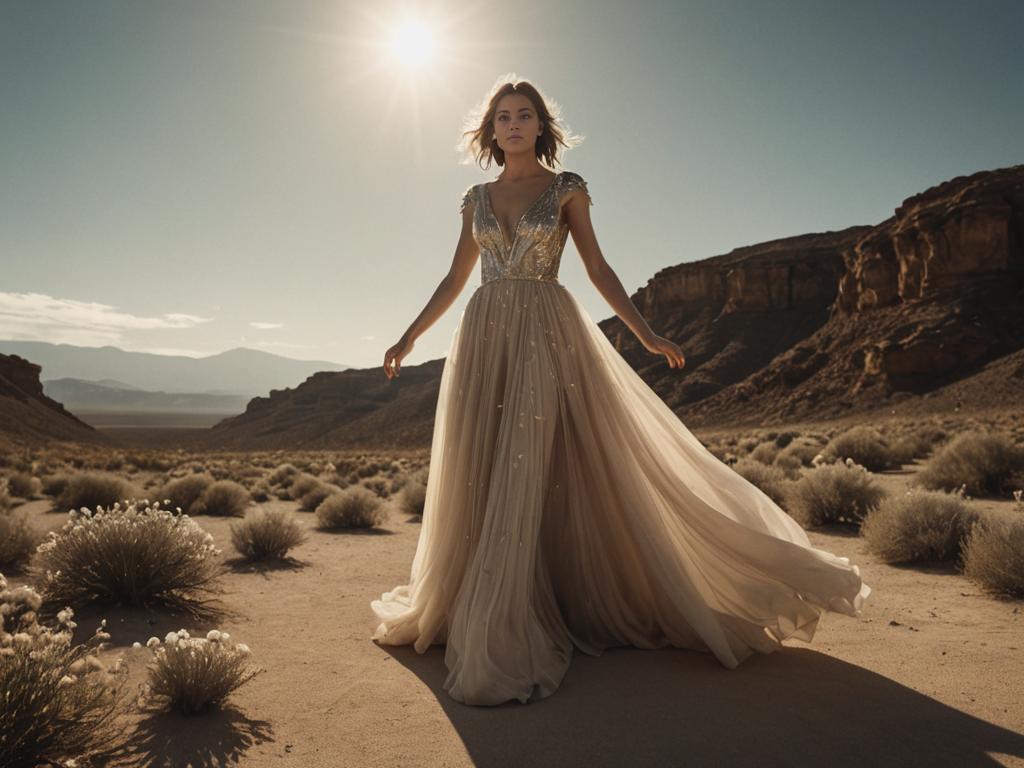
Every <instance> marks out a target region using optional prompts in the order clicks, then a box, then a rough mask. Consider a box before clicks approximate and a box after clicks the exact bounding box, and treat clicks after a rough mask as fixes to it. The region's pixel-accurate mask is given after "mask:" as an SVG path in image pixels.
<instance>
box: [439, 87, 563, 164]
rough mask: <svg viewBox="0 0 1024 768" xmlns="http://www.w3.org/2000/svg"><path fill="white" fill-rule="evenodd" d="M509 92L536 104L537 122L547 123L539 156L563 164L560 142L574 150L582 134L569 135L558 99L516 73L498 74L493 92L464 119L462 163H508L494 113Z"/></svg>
mask: <svg viewBox="0 0 1024 768" xmlns="http://www.w3.org/2000/svg"><path fill="white" fill-rule="evenodd" d="M510 93H519V94H522V95H523V96H526V97H527V98H528V99H529V100H530V102H531V103H532V104H533V108H534V110H536V112H537V118H538V121H539V122H540V124H541V125H542V126H544V127H543V133H541V135H540V136H538V137H537V144H536V147H535V149H536V152H537V159H538V160H539V161H540V162H541V163H542V164H544V165H546V166H547V167H548V168H550V169H552V170H554V168H555V165H556V164H561V161H560V160H559V159H558V155H559V152H560V150H559V148H558V147H559V145H561V146H563V147H565V148H566V149H571V148H572V147H574V146H576V145H577V144H579V143H580V142H581V141H582V140H583V137H582V136H571V135H567V134H566V133H565V132H564V131H563V129H562V126H561V124H560V123H559V119H558V116H559V115H560V114H561V109H560V107H559V105H558V104H557V102H555V101H554V100H552V99H549V98H546V97H545V96H544V95H543V94H542V93H541V92H540V90H539V89H538V88H537V87H536V86H534V85H533V84H532V83H530V82H528V81H526V80H521V79H519V77H518V76H516V75H515V73H509V74H507V75H502V76H501V77H499V78H498V80H497V82H496V83H495V85H494V86H493V87H492V88H491V91H490V93H489V94H488V95H487V96H486V97H485V98H484V99H483V101H481V102H480V103H479V104H478V105H477V106H476V107H475V108H474V109H473V110H472V111H471V112H470V113H469V115H468V116H467V118H466V119H465V121H464V122H463V128H464V130H463V132H462V140H461V141H460V142H459V144H458V151H459V152H460V153H462V154H463V155H464V159H463V160H462V161H461V162H462V164H467V163H470V162H472V161H473V160H474V159H475V160H476V162H477V164H478V165H479V166H480V167H481V168H483V169H485V170H486V169H487V168H490V167H491V161H492V160H493V161H494V162H496V163H497V164H498V165H501V166H503V165H505V151H504V150H503V149H502V148H501V147H499V146H498V142H497V141H495V138H494V113H495V112H496V111H497V109H498V102H499V101H500V100H501V99H502V97H503V96H507V95H508V94H510Z"/></svg>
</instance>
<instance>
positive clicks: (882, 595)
mask: <svg viewBox="0 0 1024 768" xmlns="http://www.w3.org/2000/svg"><path fill="white" fill-rule="evenodd" d="M912 474H913V468H911V469H910V470H903V471H900V472H894V473H883V474H882V475H880V476H879V477H880V481H881V482H883V483H884V484H885V485H886V487H887V489H888V490H890V492H899V491H900V490H902V489H904V488H906V487H907V484H908V482H909V480H910V478H911V477H912ZM984 503H985V505H986V506H989V507H1003V508H1008V507H1009V503H1006V504H1003V503H1002V502H984ZM267 505H268V506H274V507H286V508H289V509H295V504H294V502H281V501H272V502H268V504H267ZM49 506H50V503H49V501H48V500H42V501H32V502H28V503H27V504H26V505H24V508H26V509H29V510H30V511H31V513H32V515H33V519H34V521H35V522H36V523H37V524H38V525H39V526H40V527H41V528H44V529H46V528H56V527H59V526H60V525H61V524H63V522H64V520H66V514H64V513H58V512H48V511H47V510H48V509H49ZM296 514H297V515H298V516H299V518H300V519H301V520H302V521H303V522H304V523H305V524H306V525H307V527H308V528H309V531H310V538H309V540H308V541H307V542H306V543H304V544H303V545H301V546H299V547H298V548H296V549H295V550H293V555H294V561H293V562H291V563H288V564H285V565H278V566H271V567H264V568H254V567H252V566H251V565H249V564H247V563H245V562H244V561H242V560H241V559H240V558H238V557H237V556H236V555H235V553H234V551H233V550H232V548H231V545H230V538H229V524H230V521H228V520H225V519H220V518H212V517H203V516H200V517H197V518H196V520H197V521H198V522H199V523H200V525H202V526H203V527H204V528H205V529H207V530H209V531H210V532H211V533H212V534H213V536H214V538H215V540H216V542H217V545H218V546H219V547H221V548H222V549H223V550H224V552H223V555H222V557H223V558H224V559H225V561H227V562H228V563H229V564H230V565H231V566H232V571H231V573H230V575H229V576H228V577H226V578H225V580H224V582H223V586H224V589H225V592H224V594H223V598H222V599H223V601H224V603H225V605H226V606H228V607H229V608H230V609H232V610H234V611H236V612H237V614H236V615H234V616H228V617H227V618H225V619H224V620H222V621H219V622H214V623H211V624H209V625H203V626H194V625H193V624H191V623H189V622H187V621H182V620H181V619H178V618H175V617H169V616H166V615H162V614H160V613H155V612H149V611H144V610H126V609H121V608H103V609H100V608H90V609H88V610H86V609H80V610H77V611H76V615H75V618H76V620H77V621H78V622H79V627H78V630H77V633H78V635H77V636H76V640H78V641H82V640H84V639H85V638H86V637H88V636H89V635H90V634H92V632H93V630H94V629H95V627H96V625H97V624H98V623H99V620H100V619H101V618H107V620H108V630H109V631H110V633H111V635H112V638H111V643H112V646H111V649H110V650H109V651H107V652H106V653H105V657H106V658H109V659H110V660H113V659H114V658H115V657H116V656H117V655H118V654H119V653H121V652H125V658H126V660H127V661H128V663H129V668H130V669H131V681H132V682H131V685H132V687H133V688H134V687H137V686H138V685H139V684H140V683H141V682H142V681H143V680H144V678H145V671H144V667H145V663H146V661H147V658H148V655H149V651H146V650H136V651H132V650H131V648H130V646H131V644H132V642H133V641H136V640H137V641H139V642H141V643H145V641H146V640H147V639H148V638H149V637H150V636H153V635H156V636H158V637H161V638H162V637H163V636H164V635H165V634H166V633H167V632H169V631H171V630H175V629H178V628H179V627H181V626H185V627H186V628H187V629H189V631H190V632H191V633H192V634H193V635H195V634H196V633H197V632H202V633H205V632H206V631H207V630H208V629H211V628H214V627H216V628H219V629H222V630H227V631H229V632H230V633H231V634H232V635H233V636H234V639H235V640H237V641H239V642H243V643H246V644H248V645H249V646H250V648H251V649H252V651H253V656H252V659H253V663H254V664H255V665H258V666H259V667H262V668H264V669H265V670H266V671H264V672H261V673H260V674H259V675H257V677H256V678H254V679H253V680H252V681H250V682H249V683H247V684H246V685H244V686H243V687H242V688H240V689H239V690H238V691H237V692H236V693H235V694H233V695H232V697H231V698H230V700H229V705H228V706H227V707H226V708H225V709H224V710H223V711H221V712H212V713H207V714H204V715H201V716H197V717H191V718H184V717H181V716H178V715H169V714H152V713H149V714H145V715H143V716H138V715H134V716H132V717H131V718H129V721H130V722H126V727H133V728H136V729H138V730H137V731H136V736H135V743H136V744H137V745H138V751H139V756H140V758H142V759H143V760H144V763H145V764H146V765H150V766H159V765H168V766H170V765H173V766H187V765H192V766H211V765H223V764H236V765H240V766H246V767H247V768H248V767H251V768H263V767H264V766H268V767H269V766H275V767H277V766H302V767H303V768H320V767H321V766H323V767H325V768H326V767H327V766H330V767H331V768H334V767H336V766H399V765H400V766H404V767H407V766H420V765H423V766H470V765H482V766H505V765H515V766H575V765H585V766H588V767H589V766H662V765H664V766H684V765H685V766H702V765H712V764H714V765H724V766H818V765H829V766H872V767H873V768H877V766H911V765H913V766H917V765H920V766H958V767H960V766H992V765H1007V766H1024V610H1022V606H1024V601H1020V600H1000V599H996V598H993V597H990V596H988V595H986V594H984V593H983V592H982V591H981V589H980V588H979V587H978V586H976V585H975V584H973V583H972V582H970V581H968V580H966V579H965V578H963V577H962V576H960V575H958V574H957V573H955V571H953V570H952V568H944V569H943V568H939V569H937V568H922V567H892V566H889V565H885V564H883V563H880V562H879V561H878V560H877V559H875V558H874V557H872V556H871V555H870V554H869V553H868V551H867V548H866V546H865V543H864V541H863V540H862V539H860V538H858V537H857V536H856V535H852V534H851V533H850V532H848V531H846V530H844V529H843V528H840V527H835V528H828V529H821V530H815V531H812V532H810V537H811V541H812V542H813V543H814V545H815V546H817V547H820V548H823V549H827V550H830V551H832V552H835V553H836V554H839V555H844V556H847V557H850V558H851V559H852V560H853V562H855V563H857V564H859V566H860V568H861V573H862V575H863V577H864V579H865V581H867V583H868V584H869V585H871V587H872V589H873V590H874V593H873V594H872V595H871V597H870V598H869V600H868V602H867V603H866V605H865V610H864V613H863V615H862V616H861V617H860V618H852V617H847V616H843V615H840V614H833V613H828V614H825V615H824V616H823V617H822V619H821V622H820V625H819V630H818V633H817V635H816V636H815V638H814V642H813V643H812V644H810V645H807V644H805V643H801V642H799V641H787V642H786V646H785V647H784V648H783V649H781V650H779V651H777V652H776V653H773V654H769V655H761V654H757V655H755V656H753V657H751V658H749V659H748V660H746V661H745V662H744V663H743V664H741V665H740V667H739V668H737V669H735V670H729V669H726V668H725V667H723V666H721V664H719V663H718V661H717V660H716V659H715V658H714V657H713V656H711V655H710V654H704V653H698V652H694V651H687V650H682V649H662V650H657V651H651V650H638V649H629V648H620V649H613V650H609V651H606V652H605V654H604V655H603V656H601V657H600V658H592V657H589V656H587V655H586V654H583V653H580V652H577V653H576V655H575V657H574V660H573V664H572V667H571V669H570V671H569V673H568V674H567V676H566V678H565V679H564V681H563V683H562V686H561V688H560V689H559V691H558V692H557V693H556V694H555V695H554V696H552V697H550V698H548V699H545V700H542V701H539V702H535V703H531V704H528V705H523V704H520V703H519V702H515V701H513V702H509V703H506V704H503V705H501V706H498V707H481V708H477V707H468V706H465V705H462V704H459V703H458V702H455V701H453V700H451V699H450V698H449V697H448V695H447V694H446V693H445V691H444V690H443V688H442V683H443V681H444V678H445V674H446V670H445V667H444V660H443V655H444V649H443V647H442V646H438V645H435V646H433V647H432V648H431V649H430V650H429V651H428V652H427V653H426V654H424V655H422V656H420V655H418V654H416V653H415V651H413V649H412V648H410V647H403V648H393V647H385V646H378V645H377V644H376V643H374V642H373V641H372V640H371V639H370V635H371V633H372V631H373V628H374V625H375V622H374V617H373V614H372V613H371V611H370V606H369V603H370V600H372V599H374V598H376V597H377V596H378V595H379V593H380V592H382V591H384V590H387V589H391V588H392V587H394V586H396V585H398V584H401V583H405V582H406V581H407V580H408V576H409V567H410V564H411V561H412V556H413V553H414V551H415V547H416V542H417V537H418V535H419V529H420V525H419V523H418V522H415V521H410V520H407V519H405V516H404V515H401V514H399V513H397V512H396V513H394V514H393V515H392V517H391V520H390V521H389V522H388V523H387V525H386V526H385V527H384V528H383V529H382V530H379V531H373V532H363V533H325V532H320V531H317V530H316V529H315V528H314V526H313V523H314V517H313V515H312V514H311V513H308V512H296ZM8 578H9V580H10V582H11V583H12V585H17V584H21V583H24V582H25V579H24V577H22V576H19V575H18V574H9V575H8Z"/></svg>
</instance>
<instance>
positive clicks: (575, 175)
mask: <svg viewBox="0 0 1024 768" xmlns="http://www.w3.org/2000/svg"><path fill="white" fill-rule="evenodd" d="M556 183H557V184H558V185H559V187H560V193H559V197H564V196H566V195H568V194H569V193H571V192H575V191H576V190H577V189H581V190H583V194H584V195H585V196H586V198H587V200H588V201H589V202H590V204H591V205H593V204H594V201H593V200H592V199H591V198H590V191H589V190H588V189H587V180H586V179H584V178H583V175H582V174H581V173H579V172H577V171H568V170H566V171H562V172H561V173H560V174H559V175H558V178H557V179H556Z"/></svg>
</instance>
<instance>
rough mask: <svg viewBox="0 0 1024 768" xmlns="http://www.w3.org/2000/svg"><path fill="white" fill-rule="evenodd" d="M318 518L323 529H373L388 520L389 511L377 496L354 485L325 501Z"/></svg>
mask: <svg viewBox="0 0 1024 768" xmlns="http://www.w3.org/2000/svg"><path fill="white" fill-rule="evenodd" d="M316 518H317V524H318V525H319V526H320V527H321V528H373V527H374V526H378V525H380V524H382V523H383V522H384V521H385V520H387V510H386V509H385V508H384V503H383V502H382V501H381V500H380V497H378V496H377V494H375V493H374V492H373V491H371V490H368V489H366V488H363V487H362V486H361V485H354V486H352V487H351V488H346V489H345V490H344V491H341V492H340V493H335V494H332V495H330V496H328V497H327V498H326V499H324V500H323V503H321V504H320V506H319V507H317V508H316Z"/></svg>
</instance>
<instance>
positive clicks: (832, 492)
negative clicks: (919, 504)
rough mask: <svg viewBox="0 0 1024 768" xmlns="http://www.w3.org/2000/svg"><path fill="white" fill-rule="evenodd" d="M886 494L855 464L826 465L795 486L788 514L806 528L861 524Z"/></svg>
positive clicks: (862, 468)
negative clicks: (825, 525)
mask: <svg viewBox="0 0 1024 768" xmlns="http://www.w3.org/2000/svg"><path fill="white" fill-rule="evenodd" d="M885 495H886V494H885V491H884V490H883V489H882V488H880V487H879V486H878V485H877V484H876V483H875V481H874V480H872V478H871V474H870V473H869V472H868V471H867V470H866V469H865V468H864V467H862V466H860V465H858V464H854V463H852V462H851V463H850V464H845V463H844V464H825V465H822V466H820V467H815V468H814V469H812V470H810V471H809V472H807V473H806V474H805V475H804V476H803V477H802V478H800V480H798V481H797V482H796V483H794V484H793V485H792V487H791V492H790V494H789V496H788V501H789V503H790V507H791V508H790V509H789V510H788V511H789V513H790V514H791V515H792V516H793V518H794V519H795V520H796V521H797V522H798V523H800V525H802V526H803V527H804V528H811V527H814V526H816V525H824V524H826V523H852V524H854V525H859V524H860V522H861V520H863V519H864V517H865V516H866V515H867V514H868V512H870V511H871V510H872V509H874V508H875V507H877V506H878V504H879V503H880V502H881V501H882V499H883V498H885Z"/></svg>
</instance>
